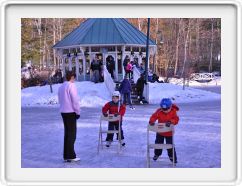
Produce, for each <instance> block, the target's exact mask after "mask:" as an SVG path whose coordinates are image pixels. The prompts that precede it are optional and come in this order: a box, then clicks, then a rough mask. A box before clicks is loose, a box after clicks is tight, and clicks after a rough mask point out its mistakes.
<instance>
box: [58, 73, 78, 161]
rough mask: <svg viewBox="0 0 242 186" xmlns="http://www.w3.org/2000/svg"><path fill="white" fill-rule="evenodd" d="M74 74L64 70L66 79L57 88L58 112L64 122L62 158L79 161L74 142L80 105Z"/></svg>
mask: <svg viewBox="0 0 242 186" xmlns="http://www.w3.org/2000/svg"><path fill="white" fill-rule="evenodd" d="M75 78H76V74H75V73H74V72H71V71H68V72H66V81H65V82H64V83H63V84H62V85H61V86H60V88H59V90H58V100H59V104H60V113H61V116H62V119H63V123H64V150H63V158H64V161H66V162H76V161H80V158H78V157H76V153H75V150H74V144H75V140H76V120H77V119H79V117H80V106H79V97H78V93H77V88H76V86H75V83H74V82H75Z"/></svg>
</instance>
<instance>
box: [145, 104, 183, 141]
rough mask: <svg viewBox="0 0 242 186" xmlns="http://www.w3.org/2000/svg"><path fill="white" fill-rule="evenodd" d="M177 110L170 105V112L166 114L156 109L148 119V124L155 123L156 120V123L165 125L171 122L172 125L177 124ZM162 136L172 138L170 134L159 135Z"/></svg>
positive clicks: (174, 106)
mask: <svg viewBox="0 0 242 186" xmlns="http://www.w3.org/2000/svg"><path fill="white" fill-rule="evenodd" d="M178 110H179V108H178V107H177V106H176V105H175V104H172V106H171V111H170V112H168V113H165V112H163V111H162V109H161V108H159V109H157V110H156V111H155V113H154V114H152V116H151V117H150V121H149V123H150V124H151V123H155V121H156V120H158V123H166V122H171V123H172V124H173V125H176V124H178V121H179V117H178V116H177V113H176V112H177V111H178ZM160 135H162V136H172V132H164V133H160Z"/></svg>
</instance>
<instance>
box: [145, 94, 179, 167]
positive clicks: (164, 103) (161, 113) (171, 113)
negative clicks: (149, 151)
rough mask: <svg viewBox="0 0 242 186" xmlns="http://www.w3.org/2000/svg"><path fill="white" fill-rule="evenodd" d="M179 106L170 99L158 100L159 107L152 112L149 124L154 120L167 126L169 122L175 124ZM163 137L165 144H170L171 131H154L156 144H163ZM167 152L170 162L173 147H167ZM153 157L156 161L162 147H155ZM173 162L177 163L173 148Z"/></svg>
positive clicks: (152, 123) (177, 119)
mask: <svg viewBox="0 0 242 186" xmlns="http://www.w3.org/2000/svg"><path fill="white" fill-rule="evenodd" d="M178 110H179V108H178V107H177V106H176V105H175V104H172V101H171V99H169V98H164V99H162V100H161V102H160V108H159V109H157V110H156V112H155V113H153V114H152V116H151V117H150V121H149V124H150V125H154V124H155V121H156V120H158V123H165V124H166V126H167V127H170V125H171V124H173V125H177V124H178V121H179V117H178V116H177V111H178ZM164 139H165V140H166V144H172V140H173V138H172V132H164V133H156V139H155V143H156V144H163V143H164ZM167 153H168V156H169V159H170V160H171V162H173V159H172V154H173V149H167ZM154 154H155V155H154V157H153V160H154V161H156V160H157V159H158V158H159V156H160V155H161V154H162V149H155V150H154ZM174 157H175V160H174V162H175V163H177V156H176V150H175V148H174Z"/></svg>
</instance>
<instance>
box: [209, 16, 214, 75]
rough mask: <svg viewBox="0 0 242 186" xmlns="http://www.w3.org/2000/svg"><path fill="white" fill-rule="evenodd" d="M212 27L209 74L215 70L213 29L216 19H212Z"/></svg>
mask: <svg viewBox="0 0 242 186" xmlns="http://www.w3.org/2000/svg"><path fill="white" fill-rule="evenodd" d="M211 26H212V28H211V29H212V31H211V32H212V36H211V45H210V61H209V67H208V71H209V72H212V69H213V39H214V38H213V35H214V33H213V32H214V31H213V30H214V29H213V27H214V19H211Z"/></svg>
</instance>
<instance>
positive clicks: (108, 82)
mask: <svg viewBox="0 0 242 186" xmlns="http://www.w3.org/2000/svg"><path fill="white" fill-rule="evenodd" d="M103 74H104V83H105V85H106V87H107V89H108V91H109V93H110V96H111V95H112V93H113V92H114V90H115V83H114V82H113V79H112V77H111V74H110V73H109V72H108V70H107V67H106V65H104V66H103Z"/></svg>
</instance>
